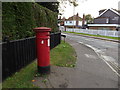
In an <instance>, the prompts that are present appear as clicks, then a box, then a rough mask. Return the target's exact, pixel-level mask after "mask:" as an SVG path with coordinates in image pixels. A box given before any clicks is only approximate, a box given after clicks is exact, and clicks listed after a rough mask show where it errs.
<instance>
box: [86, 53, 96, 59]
mask: <svg viewBox="0 0 120 90" xmlns="http://www.w3.org/2000/svg"><path fill="white" fill-rule="evenodd" d="M84 55H85V56H86V57H87V58H92V59H96V57H95V56H94V55H90V54H84Z"/></svg>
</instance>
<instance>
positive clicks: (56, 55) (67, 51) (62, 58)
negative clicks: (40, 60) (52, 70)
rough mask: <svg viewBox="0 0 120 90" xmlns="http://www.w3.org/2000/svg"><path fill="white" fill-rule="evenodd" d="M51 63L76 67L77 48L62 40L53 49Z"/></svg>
mask: <svg viewBox="0 0 120 90" xmlns="http://www.w3.org/2000/svg"><path fill="white" fill-rule="evenodd" d="M50 55H51V64H52V65H56V66H62V67H74V66H75V62H76V53H75V50H74V49H73V48H72V46H70V45H69V44H68V43H66V42H65V43H64V42H63V41H62V42H61V44H60V45H58V46H57V47H56V48H54V49H52V50H51V53H50Z"/></svg>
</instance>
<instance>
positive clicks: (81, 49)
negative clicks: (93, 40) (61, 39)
mask: <svg viewBox="0 0 120 90" xmlns="http://www.w3.org/2000/svg"><path fill="white" fill-rule="evenodd" d="M66 41H67V42H69V43H70V44H71V45H72V46H73V48H74V49H75V51H76V54H77V62H76V66H75V68H67V67H57V66H51V74H50V75H48V77H35V78H34V80H35V82H33V84H34V85H36V86H39V87H41V88H118V76H117V75H116V74H115V73H114V72H113V71H112V70H111V69H110V68H109V67H108V66H107V65H106V63H105V62H104V61H103V60H101V59H100V58H99V57H98V56H97V54H96V53H95V52H94V51H93V50H92V49H90V48H88V47H87V46H85V45H82V44H79V43H77V42H75V41H72V40H69V39H67V40H66Z"/></svg>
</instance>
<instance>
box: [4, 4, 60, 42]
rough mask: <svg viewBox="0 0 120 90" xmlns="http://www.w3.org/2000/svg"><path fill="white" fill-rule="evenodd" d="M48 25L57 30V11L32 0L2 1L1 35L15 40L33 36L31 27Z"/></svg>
mask: <svg viewBox="0 0 120 90" xmlns="http://www.w3.org/2000/svg"><path fill="white" fill-rule="evenodd" d="M35 27H50V28H52V32H57V31H58V27H57V13H54V12H52V11H50V10H49V9H47V8H44V7H42V6H40V5H39V4H37V3H32V2H3V3H2V36H3V39H4V37H6V36H8V37H9V39H10V40H16V39H21V38H26V37H31V36H34V34H35V33H34V32H33V28H35Z"/></svg>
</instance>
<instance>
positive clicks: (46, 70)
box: [38, 66, 50, 74]
mask: <svg viewBox="0 0 120 90" xmlns="http://www.w3.org/2000/svg"><path fill="white" fill-rule="evenodd" d="M38 73H40V74H50V66H46V67H41V66H38Z"/></svg>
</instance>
